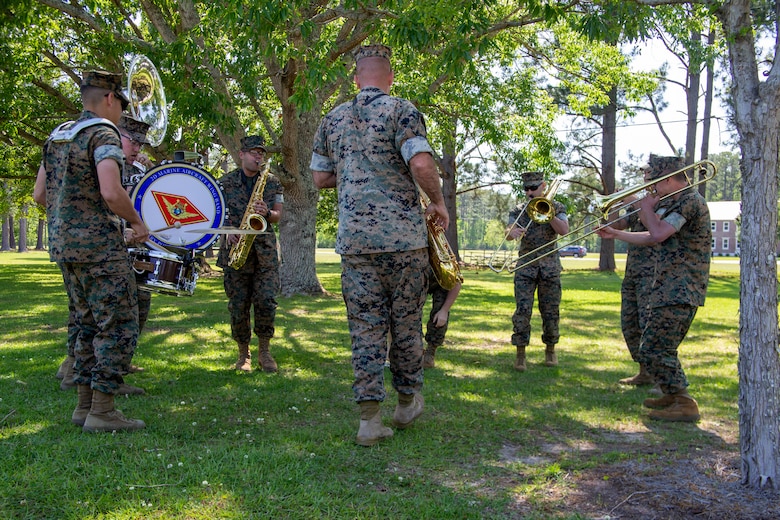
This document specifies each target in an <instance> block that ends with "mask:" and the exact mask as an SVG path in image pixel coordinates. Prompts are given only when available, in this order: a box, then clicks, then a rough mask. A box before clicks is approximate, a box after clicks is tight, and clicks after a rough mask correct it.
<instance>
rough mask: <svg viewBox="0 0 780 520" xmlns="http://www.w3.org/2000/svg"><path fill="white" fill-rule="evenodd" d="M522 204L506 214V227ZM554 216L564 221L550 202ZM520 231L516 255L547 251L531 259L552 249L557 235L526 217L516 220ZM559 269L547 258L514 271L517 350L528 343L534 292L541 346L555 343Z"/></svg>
mask: <svg viewBox="0 0 780 520" xmlns="http://www.w3.org/2000/svg"><path fill="white" fill-rule="evenodd" d="M524 207H525V204H521V205H519V206H517V207H516V208H515V209H514V210H512V211H511V212H510V213H509V218H508V224H509V225H512V223H514V222H515V220H516V219H517V217H518V215H520V211H522V209H523V208H524ZM553 207H554V211H555V216H556V217H558V218H559V219H561V220H564V221H568V217H567V216H566V210H565V208H564V206H563V204H561V203H560V202H558V201H553ZM518 225H519V226H520V227H527V230H526V232H525V235H523V238H522V240H521V242H520V252H519V255H520V256H523V255H524V254H526V253H527V252H530V251H533V250H534V249H537V248H538V247H540V246H542V245H544V244H548V243H549V244H550V245H549V246H548V247H545V248H542V249H540V250H539V251H538V252H536V253H534V255H533V256H531V257H528V258H527V259H524V261H525V260H530V259H532V258H539V257H541V256H542V255H543V254H545V253H548V252H549V251H551V250H552V249H554V248H555V239H556V238H557V236H558V234H557V233H556V232H555V230H553V228H552V226H550V224H537V223H536V222H533V221H531V219H530V217H529V216H528V214H527V213H524V214H523V215H522V216H520V220H519V222H518ZM562 270H563V267H562V266H561V259H560V256H559V255H557V254H548V255H547V256H545V257H543V258H539V259H538V260H536V261H534V262H533V263H532V264H530V265H526V266H525V267H522V268H520V269H518V270H517V271H515V280H514V281H515V303H516V309H515V313H514V314H513V315H512V326H513V334H512V344H513V345H515V346H517V347H525V346H527V345H528V343H529V342H530V339H531V313H532V312H533V306H534V292H537V291H538V296H539V312H540V313H541V315H542V342H543V343H544V344H545V345H546V346H548V347H553V346H555V345H556V344H557V343H558V339H559V338H560V334H559V332H558V323H559V321H560V314H559V309H560V306H561V271H562Z"/></svg>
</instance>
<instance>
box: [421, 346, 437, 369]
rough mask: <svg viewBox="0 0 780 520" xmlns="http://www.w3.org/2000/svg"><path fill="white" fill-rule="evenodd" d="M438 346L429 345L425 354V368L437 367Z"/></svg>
mask: <svg viewBox="0 0 780 520" xmlns="http://www.w3.org/2000/svg"><path fill="white" fill-rule="evenodd" d="M438 347H439V346H438V345H433V344H431V343H428V347H427V348H426V349H425V352H423V368H435V367H436V359H435V357H436V349H437V348H438Z"/></svg>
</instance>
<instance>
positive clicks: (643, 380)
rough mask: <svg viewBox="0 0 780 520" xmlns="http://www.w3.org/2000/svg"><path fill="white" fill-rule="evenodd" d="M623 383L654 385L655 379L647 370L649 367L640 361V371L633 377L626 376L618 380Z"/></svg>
mask: <svg viewBox="0 0 780 520" xmlns="http://www.w3.org/2000/svg"><path fill="white" fill-rule="evenodd" d="M618 382H619V383H620V384H621V385H637V386H639V385H652V384H653V383H654V382H655V380H654V379H653V376H651V375H650V373H649V372H648V371H647V367H646V366H645V365H644V364H642V363H639V373H638V374H637V375H635V376H632V377H626V378H624V379H621V380H620V381H618Z"/></svg>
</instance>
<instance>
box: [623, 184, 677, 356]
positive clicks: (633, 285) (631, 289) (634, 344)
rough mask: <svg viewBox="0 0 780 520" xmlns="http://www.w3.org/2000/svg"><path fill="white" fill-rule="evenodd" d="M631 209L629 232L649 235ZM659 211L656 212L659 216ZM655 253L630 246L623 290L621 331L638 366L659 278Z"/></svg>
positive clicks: (636, 214)
mask: <svg viewBox="0 0 780 520" xmlns="http://www.w3.org/2000/svg"><path fill="white" fill-rule="evenodd" d="M670 201H671V199H668V198H667V199H664V200H662V201H660V203H659V207H660V208H663V207H665V206H667V205H668V204H669V202H670ZM630 208H631V209H630V211H632V213H631V214H630V215H628V217H626V219H627V224H626V229H627V230H628V231H636V232H641V231H647V228H645V226H644V224H642V221H641V220H640V219H639V213H638V211H636V208H634V207H633V206H630ZM658 211H659V210H658V209H656V213H657V212H658ZM655 250H656V248H655V247H654V246H638V245H635V244H631V243H627V250H626V270H625V273H624V275H623V283H622V284H621V287H620V295H621V299H620V329H621V331H622V332H623V339H624V340H625V341H626V346H627V347H628V351H629V353H630V354H631V358H632V359H633V360H634V361H637V362H638V358H637V356H638V353H639V344H640V341H641V338H642V330H644V327H645V325H646V324H647V319H648V316H647V313H648V311H649V309H650V287H651V285H652V283H653V276H654V274H655V256H654V255H655Z"/></svg>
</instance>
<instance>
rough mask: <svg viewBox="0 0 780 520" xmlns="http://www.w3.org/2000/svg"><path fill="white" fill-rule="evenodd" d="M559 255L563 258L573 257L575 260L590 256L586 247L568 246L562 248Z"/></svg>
mask: <svg viewBox="0 0 780 520" xmlns="http://www.w3.org/2000/svg"><path fill="white" fill-rule="evenodd" d="M558 254H560V255H561V256H573V257H574V258H580V257H582V256H585V255H587V254H588V250H587V249H585V247H584V246H566V247H562V248H561V249H560V251H558Z"/></svg>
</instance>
